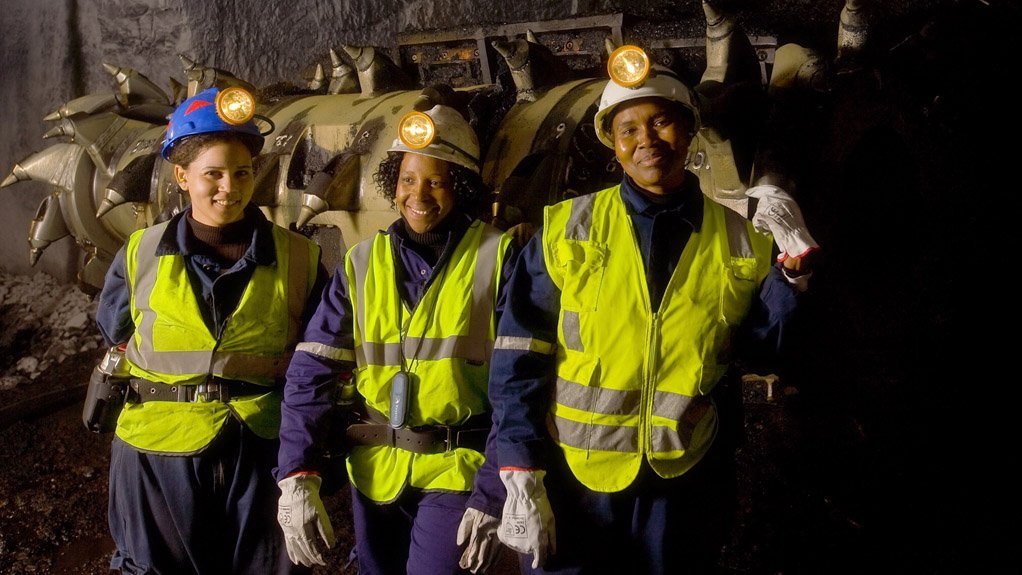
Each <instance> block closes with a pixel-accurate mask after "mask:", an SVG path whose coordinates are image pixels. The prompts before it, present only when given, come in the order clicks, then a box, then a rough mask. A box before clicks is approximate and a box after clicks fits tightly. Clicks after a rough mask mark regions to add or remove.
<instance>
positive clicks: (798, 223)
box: [745, 185, 820, 261]
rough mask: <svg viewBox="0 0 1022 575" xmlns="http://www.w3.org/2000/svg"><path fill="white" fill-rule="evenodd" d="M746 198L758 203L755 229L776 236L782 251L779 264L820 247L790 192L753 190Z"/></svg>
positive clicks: (771, 188)
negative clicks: (753, 199)
mask: <svg viewBox="0 0 1022 575" xmlns="http://www.w3.org/2000/svg"><path fill="white" fill-rule="evenodd" d="M745 195H747V196H749V197H750V198H756V199H757V200H758V202H757V204H756V213H755V214H753V216H752V225H753V227H755V228H756V231H758V232H760V233H763V234H767V233H769V234H773V236H774V241H775V242H777V247H778V248H779V249H780V254H779V255H778V256H777V260H778V261H784V260H786V259H788V258H789V257H802V256H804V255H806V254H807V253H809V252H810V251H812V250H814V249H816V248H818V247H820V244H818V243H816V240H814V239H813V236H812V235H811V234H810V233H809V229H808V228H806V223H805V220H803V218H802V210H801V209H800V208H799V207H798V203H796V202H795V199H794V198H792V197H791V196H790V195H789V194H788V193H787V192H785V191H784V190H782V189H781V188H778V187H777V186H771V185H761V186H753V187H751V188H749V189H748V190H746V191H745Z"/></svg>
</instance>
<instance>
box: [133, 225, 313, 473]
mask: <svg viewBox="0 0 1022 575" xmlns="http://www.w3.org/2000/svg"><path fill="white" fill-rule="evenodd" d="M168 224H169V222H163V223H161V224H157V225H154V226H150V227H148V228H145V229H142V230H138V231H135V232H134V233H132V235H131V237H130V238H129V239H128V244H127V247H126V250H125V254H126V264H127V266H126V274H127V277H128V281H129V285H130V287H131V318H132V321H133V322H134V324H135V333H134V335H133V336H132V339H131V340H130V341H129V342H128V346H127V349H126V351H125V358H126V359H127V360H128V365H129V369H130V372H131V375H132V376H133V377H141V378H145V379H148V380H150V381H155V382H160V383H165V384H169V385H196V384H199V383H203V382H205V381H206V379H207V378H208V376H209V375H213V376H217V377H222V378H224V379H233V380H240V381H245V382H250V383H254V384H257V385H264V386H266V387H267V392H266V393H265V394H261V395H254V396H245V397H243V398H239V399H232V400H230V401H229V402H227V403H223V402H220V401H203V400H201V399H200V400H197V401H195V402H173V401H148V402H145V403H132V402H129V403H128V404H127V405H125V407H124V409H123V410H122V411H121V415H120V417H119V418H118V420H117V429H116V434H117V437H119V438H120V439H122V440H123V441H125V442H126V443H128V444H129V445H132V446H134V447H136V448H137V449H141V450H144V451H151V452H157V453H173V454H186V453H195V452H198V451H201V450H202V449H203V448H204V447H206V445H208V444H209V442H210V441H212V440H213V438H214V437H216V435H217V433H218V432H219V431H220V428H221V427H222V426H223V424H224V422H225V421H226V420H227V418H228V416H229V415H230V413H231V412H232V411H233V412H234V413H236V414H237V416H238V417H239V418H240V419H241V421H242V422H244V424H245V425H246V426H248V427H249V429H251V430H252V431H253V432H254V433H256V434H257V435H259V436H260V437H264V438H266V439H273V438H275V437H277V434H278V433H279V430H280V401H281V397H282V394H281V391H280V390H279V388H278V389H272V388H274V386H276V384H277V382H279V381H283V377H284V374H285V372H286V370H287V365H288V363H289V361H290V358H291V355H292V354H293V353H294V346H295V344H296V342H297V340H298V336H299V329H300V327H301V326H300V323H301V316H302V311H303V309H304V307H305V302H306V300H307V299H308V297H309V293H310V290H311V289H312V285H313V283H314V282H315V277H316V271H317V267H316V265H315V262H317V261H318V258H319V246H317V245H316V244H315V243H313V242H312V241H310V240H308V239H306V238H305V237H303V236H300V235H298V234H295V233H293V232H290V231H288V230H286V229H284V228H281V227H279V226H274V227H273V243H274V246H275V249H276V255H277V261H276V264H275V265H272V266H262V265H260V266H256V267H255V270H254V271H253V274H252V278H251V279H250V280H249V282H248V286H247V287H246V288H245V292H244V293H243V294H242V296H241V300H240V301H239V303H238V307H237V309H235V310H234V312H233V313H232V314H231V316H230V318H228V320H227V323H226V327H225V328H224V333H223V335H222V336H221V337H220V340H219V343H218V342H217V338H216V336H215V334H212V333H210V331H209V328H207V327H206V324H205V323H204V322H203V320H202V313H201V312H200V311H199V306H198V302H197V301H196V297H195V293H194V291H193V289H192V285H191V282H190V280H189V278H188V271H187V269H186V265H185V258H184V256H182V255H180V254H172V255H164V256H159V257H157V256H156V255H155V254H156V246H157V245H158V244H159V241H160V238H161V237H162V236H163V234H164V233H165V232H166V229H167V225H168Z"/></svg>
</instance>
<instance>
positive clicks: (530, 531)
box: [498, 468, 557, 569]
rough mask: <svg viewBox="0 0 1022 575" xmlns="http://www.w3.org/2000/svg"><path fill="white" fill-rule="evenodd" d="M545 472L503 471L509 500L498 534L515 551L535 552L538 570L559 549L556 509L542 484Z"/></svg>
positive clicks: (502, 476) (534, 567) (501, 472)
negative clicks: (555, 527) (551, 507)
mask: <svg viewBox="0 0 1022 575" xmlns="http://www.w3.org/2000/svg"><path fill="white" fill-rule="evenodd" d="M544 475H546V471H543V470H540V469H537V470H529V469H509V468H504V469H501V470H500V480H501V481H503V482H504V487H506V488H507V500H505V501H504V514H503V517H502V518H501V521H500V531H499V532H498V535H499V537H500V540H501V541H503V542H504V544H505V545H507V546H508V547H510V548H512V549H514V550H515V551H518V552H519V553H526V554H532V568H533V569H538V568H539V566H540V565H543V564H544V563H546V558H547V555H548V554H553V553H556V551H557V543H556V538H557V537H556V536H557V534H556V532H555V530H554V512H553V510H551V509H550V502H549V501H548V500H547V497H546V488H545V487H543V476H544Z"/></svg>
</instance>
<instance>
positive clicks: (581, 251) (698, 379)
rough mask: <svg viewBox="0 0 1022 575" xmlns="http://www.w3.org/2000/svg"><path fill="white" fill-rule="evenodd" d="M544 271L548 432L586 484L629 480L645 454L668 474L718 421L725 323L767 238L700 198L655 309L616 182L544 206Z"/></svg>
mask: <svg viewBox="0 0 1022 575" xmlns="http://www.w3.org/2000/svg"><path fill="white" fill-rule="evenodd" d="M543 249H544V259H545V261H546V267H547V271H548V272H549V274H550V277H551V278H552V279H553V282H554V284H556V285H557V287H558V288H560V290H561V311H560V317H559V320H558V329H557V333H558V342H557V343H558V345H557V348H556V351H555V352H554V353H556V354H557V358H556V359H557V383H556V392H555V399H554V402H553V404H552V408H551V411H550V413H551V416H552V419H553V425H554V427H555V428H556V435H555V439H556V441H557V443H558V444H559V446H560V447H561V449H562V450H563V452H564V455H565V457H566V458H567V462H568V464H569V466H570V467H571V469H572V471H573V472H574V474H575V476H576V477H577V478H578V479H579V481H581V482H582V483H583V484H584V485H585V486H586V487H588V488H590V489H592V490H595V491H602V492H615V491H620V490H622V489H624V488H626V487H628V486H629V485H630V484H631V483H632V481H633V480H634V479H635V477H636V475H637V474H638V471H639V468H640V464H641V462H642V460H643V458H645V459H646V460H648V461H649V463H650V465H651V467H652V468H653V469H654V470H655V471H656V473H657V474H659V475H660V476H662V477H676V476H678V475H681V474H682V473H684V472H685V471H687V470H688V469H689V468H691V467H692V466H693V465H695V463H696V462H697V461H699V459H700V458H701V457H702V456H703V455H704V454H705V453H706V450H707V449H708V448H709V446H710V443H711V442H712V441H713V438H714V435H715V434H716V430H717V413H716V406H715V405H714V402H713V400H712V398H710V397H709V393H710V391H711V390H712V389H713V387H714V386H715V385H716V384H717V382H718V381H719V380H720V378H721V377H722V376H723V374H724V372H725V371H726V369H727V367H728V365H727V363H728V359H727V358H726V357H725V355H726V353H727V352H728V350H729V349H730V340H731V337H732V332H733V331H734V329H735V328H736V327H737V326H738V325H739V323H741V321H742V320H743V318H744V317H745V316H746V314H747V313H748V310H749V307H750V304H751V302H752V299H753V297H755V295H756V293H757V290H758V288H759V285H760V283H761V282H762V280H763V279H764V278H765V277H766V275H767V273H768V271H769V268H770V264H771V252H770V250H771V238H770V237H769V236H765V235H762V234H759V233H756V232H755V231H754V230H753V228H752V224H751V223H749V222H748V221H746V220H745V218H742V217H741V216H739V215H738V214H736V213H734V212H733V211H731V210H728V209H725V208H724V207H722V206H720V205H719V204H717V203H715V202H713V201H710V200H709V199H707V198H705V196H704V197H703V221H702V225H701V227H700V230H699V231H698V232H693V233H692V235H691V237H690V238H689V240H688V243H687V244H686V245H685V248H684V250H683V251H682V254H681V257H680V260H679V262H678V265H677V267H676V268H675V271H674V274H673V275H672V277H671V278H670V280H669V283H668V284H667V288H666V290H665V292H664V296H663V301H662V302H661V303H660V307H659V309H653V308H652V306H651V303H650V296H649V291H648V288H647V284H646V276H645V272H644V267H643V262H642V255H641V253H640V252H639V248H638V245H637V241H636V237H635V232H634V228H633V226H632V222H631V218H630V217H629V215H628V213H627V212H626V209H625V204H624V201H623V200H622V199H621V194H620V186H615V187H613V188H609V189H606V190H603V191H601V192H597V193H595V194H590V195H586V196H580V197H577V198H573V199H571V200H567V201H564V202H560V203H558V204H556V205H553V206H549V207H547V208H546V209H545V211H544V223H543Z"/></svg>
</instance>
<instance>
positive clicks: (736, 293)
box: [720, 257, 759, 326]
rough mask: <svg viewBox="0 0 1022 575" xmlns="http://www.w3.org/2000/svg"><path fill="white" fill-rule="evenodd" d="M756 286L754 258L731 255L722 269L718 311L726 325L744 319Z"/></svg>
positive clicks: (757, 283) (757, 285) (736, 323)
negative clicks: (728, 264)
mask: <svg viewBox="0 0 1022 575" xmlns="http://www.w3.org/2000/svg"><path fill="white" fill-rule="evenodd" d="M758 287H759V282H757V281H756V260H755V259H754V258H738V257H732V258H731V265H730V266H729V267H727V268H725V270H724V278H723V281H722V282H721V290H720V312H721V315H722V316H723V318H724V321H725V322H726V323H727V324H728V325H730V326H736V325H738V324H740V323H741V322H742V320H743V319H745V315H746V314H747V313H748V312H749V305H750V304H751V303H752V298H753V297H755V296H756V289H757V288H758Z"/></svg>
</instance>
